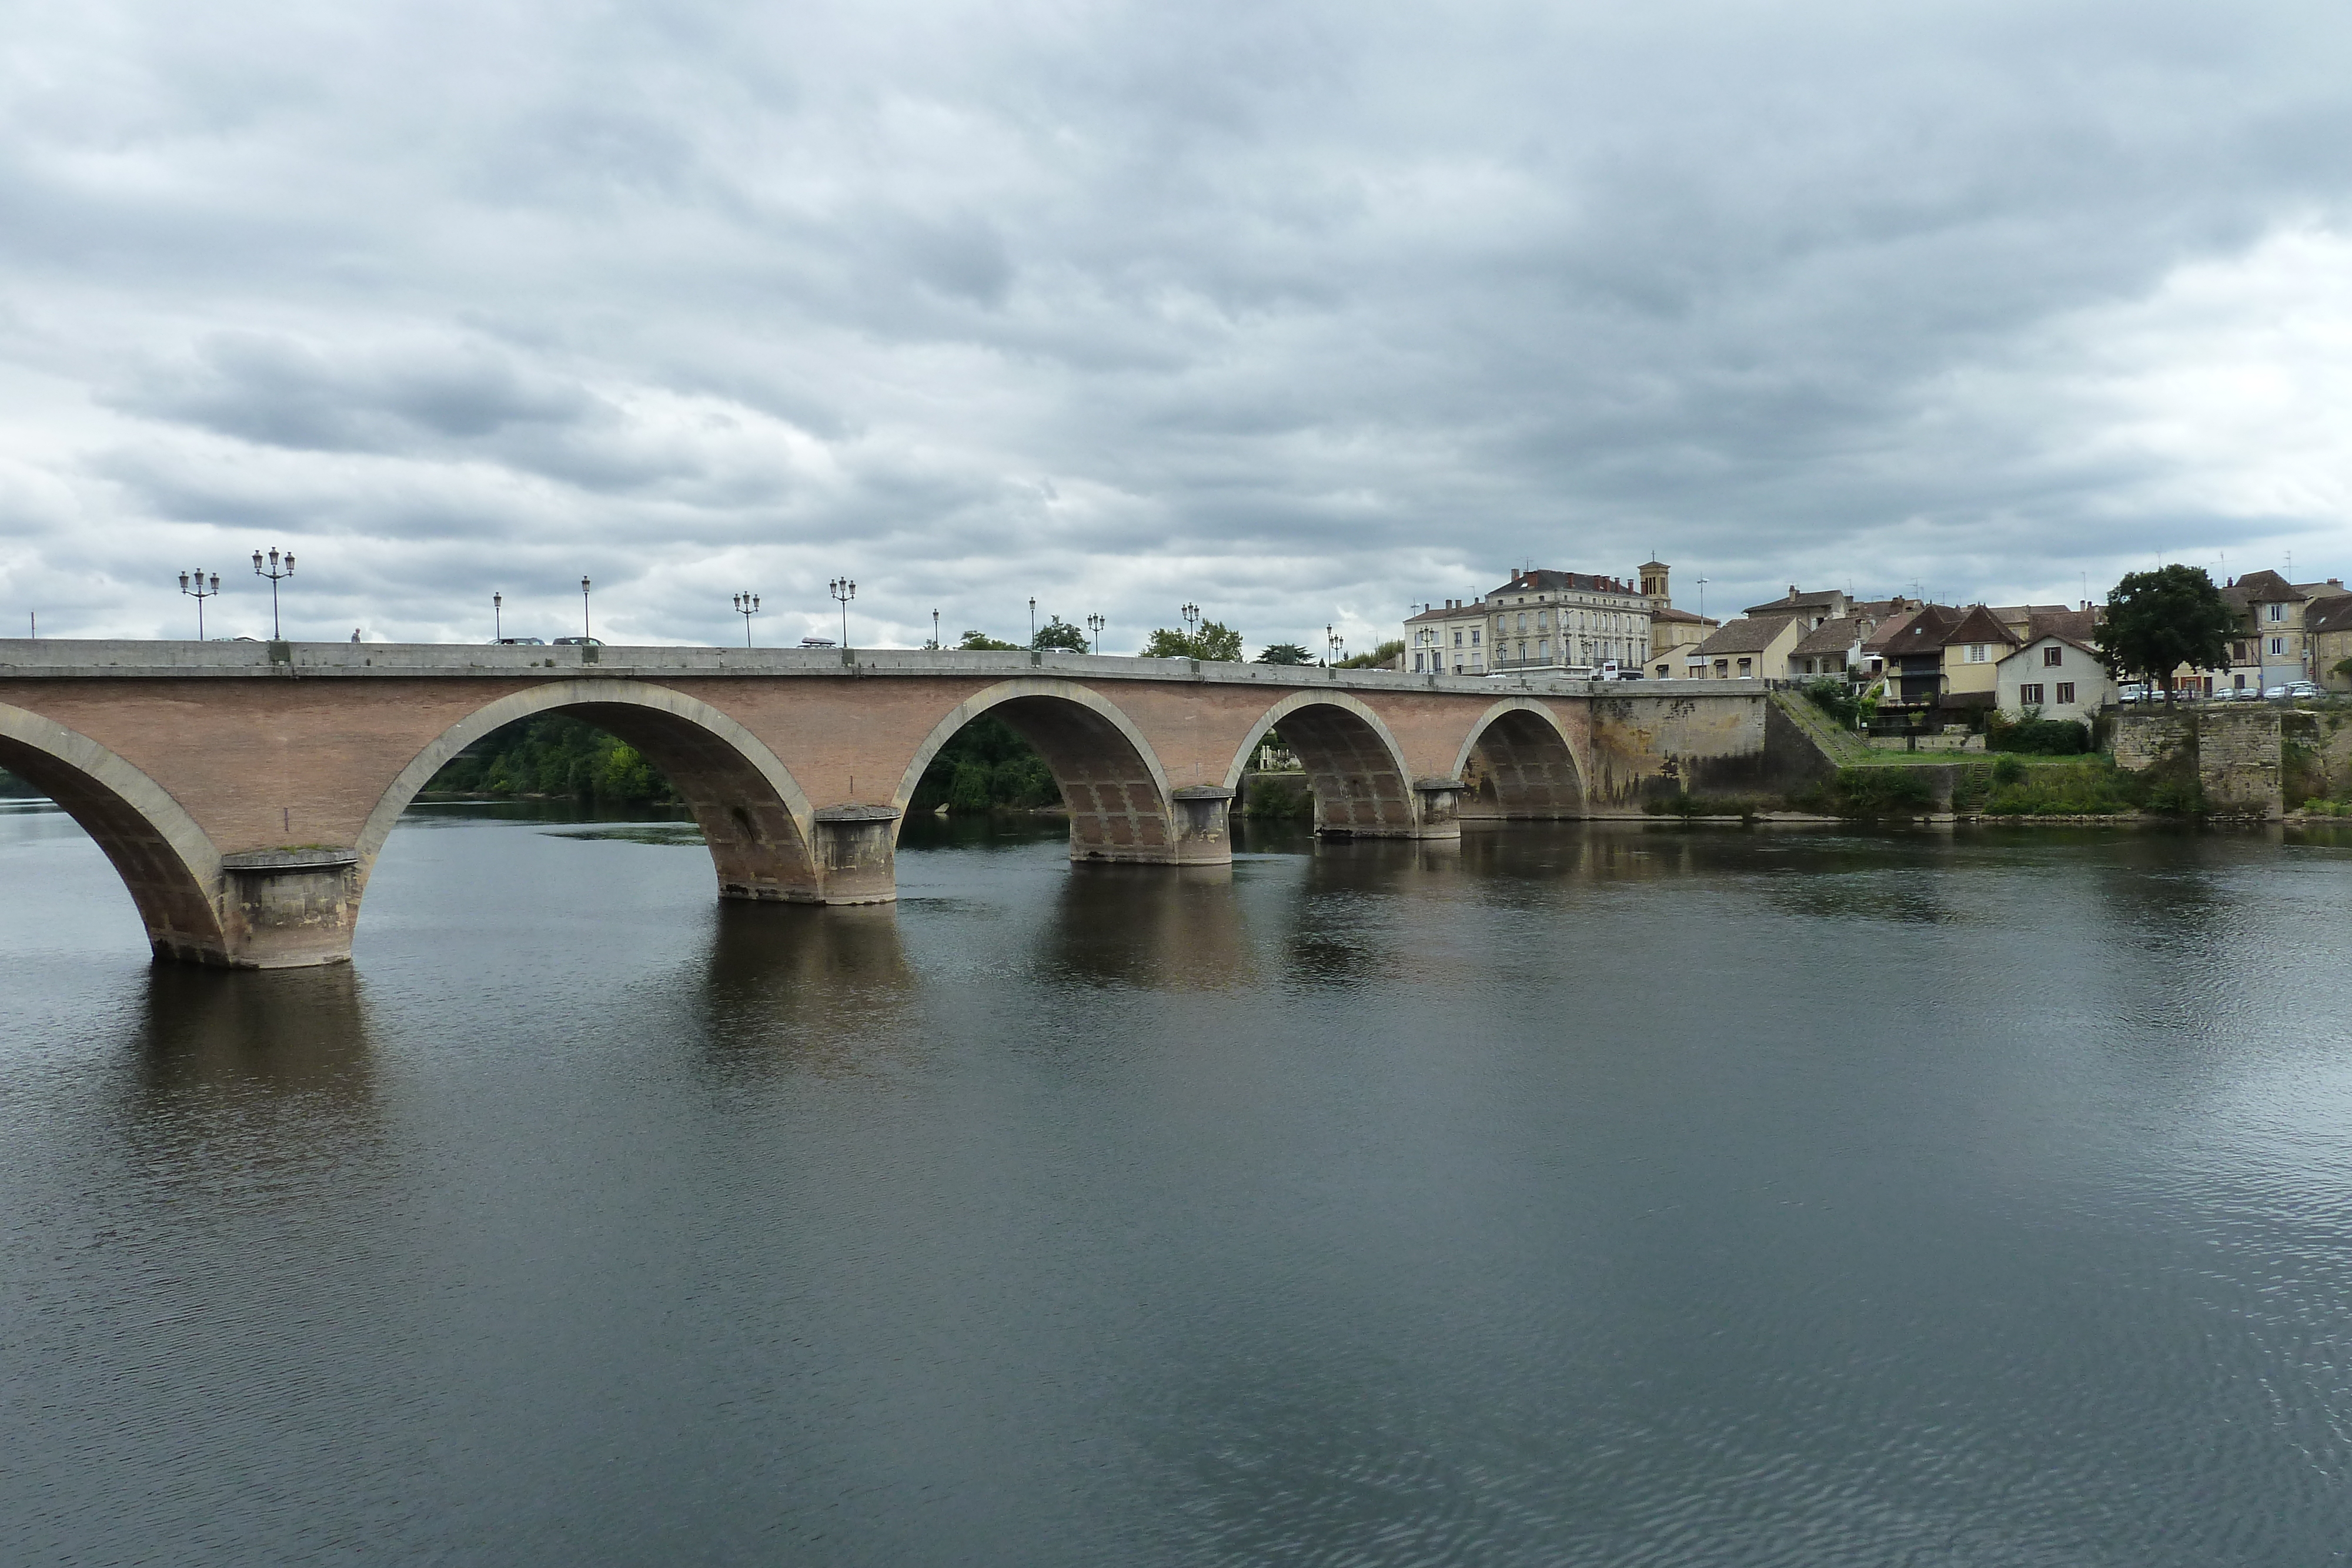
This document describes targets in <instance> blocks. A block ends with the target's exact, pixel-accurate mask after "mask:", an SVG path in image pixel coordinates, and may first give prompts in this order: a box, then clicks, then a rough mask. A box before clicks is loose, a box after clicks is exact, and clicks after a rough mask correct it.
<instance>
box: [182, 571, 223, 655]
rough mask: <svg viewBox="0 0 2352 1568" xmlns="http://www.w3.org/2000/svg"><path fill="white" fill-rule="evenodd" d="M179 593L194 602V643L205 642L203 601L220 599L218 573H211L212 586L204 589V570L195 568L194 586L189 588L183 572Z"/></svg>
mask: <svg viewBox="0 0 2352 1568" xmlns="http://www.w3.org/2000/svg"><path fill="white" fill-rule="evenodd" d="M180 591H181V592H183V593H184V594H186V595H187V596H188V597H189V598H191V599H193V600H194V601H196V641H197V642H199V643H201V642H203V641H204V640H205V600H207V599H217V598H219V597H220V573H219V572H215V573H213V585H212V586H211V587H210V588H206V587H205V569H204V568H203V567H198V568H196V585H195V586H194V588H190V587H189V586H188V574H187V573H186V572H182V573H181V574H180Z"/></svg>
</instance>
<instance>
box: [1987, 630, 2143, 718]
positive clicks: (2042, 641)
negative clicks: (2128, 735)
mask: <svg viewBox="0 0 2352 1568" xmlns="http://www.w3.org/2000/svg"><path fill="white" fill-rule="evenodd" d="M1993 690H1994V693H1995V697H1994V704H1995V706H1998V707H1999V708H2000V711H2001V712H2002V713H2004V714H2006V715H2007V716H2010V717H2011V718H2014V719H2023V718H2028V717H2032V718H2043V719H2075V720H2079V721H2081V722H2083V723H2085V724H2087V723H2089V722H2090V721H2091V720H2093V719H2095V718H2096V717H2098V716H2099V709H2100V708H2101V707H2102V706H2105V705H2106V704H2108V703H2111V702H2113V701H2115V700H2116V683H2115V678H2114V677H2113V676H2111V675H2109V674H2107V667H2106V665H2105V663H2104V662H2102V661H2101V659H2100V658H2099V650H2098V648H2097V647H2096V646H2095V644H2093V643H2090V642H2088V641H2087V640H2085V639H2083V638H2077V637H2070V636H2067V635H2066V634H2065V633H2063V632H2041V633H2039V634H2038V635H2035V636H2033V637H2032V638H2030V639H2028V640H2027V641H2026V642H2025V643H2023V644H2022V645H2021V646H2020V647H2019V648H2018V649H2017V650H2016V651H2015V652H2013V653H2011V654H2010V655H2009V656H2008V657H2007V658H2005V659H2003V660H2001V661H2000V664H1999V666H1998V667H1997V668H1996V670H1995V672H1994V682H1993Z"/></svg>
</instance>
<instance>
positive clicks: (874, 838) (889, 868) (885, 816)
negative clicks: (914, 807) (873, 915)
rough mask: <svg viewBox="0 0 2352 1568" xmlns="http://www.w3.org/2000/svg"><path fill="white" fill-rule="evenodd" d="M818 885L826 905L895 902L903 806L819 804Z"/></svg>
mask: <svg viewBox="0 0 2352 1568" xmlns="http://www.w3.org/2000/svg"><path fill="white" fill-rule="evenodd" d="M814 828H815V831H816V842H815V843H814V844H813V845H811V846H810V847H811V848H812V849H814V851H815V852H816V874H817V886H818V889H819V891H820V894H821V895H822V897H823V900H824V903H826V904H890V903H893V902H895V901H896V900H897V899H898V808H897V807H895V806H820V807H818V808H817V810H816V811H815V813H814Z"/></svg>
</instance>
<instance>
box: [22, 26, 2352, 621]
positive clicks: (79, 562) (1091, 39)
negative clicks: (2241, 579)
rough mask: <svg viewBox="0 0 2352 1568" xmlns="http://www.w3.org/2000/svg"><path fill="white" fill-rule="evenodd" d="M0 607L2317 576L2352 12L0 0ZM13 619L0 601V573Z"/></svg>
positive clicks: (1264, 596)
mask: <svg viewBox="0 0 2352 1568" xmlns="http://www.w3.org/2000/svg"><path fill="white" fill-rule="evenodd" d="M0 40H5V41H0V617H5V618H6V619H0V632H5V633H6V634H11V635H21V634H22V632H23V631H24V629H25V626H26V613H27V612H38V613H39V615H40V622H41V630H42V632H44V633H45V634H51V633H53V634H56V635H60V636H97V635H135V636H154V635H170V636H185V635H190V634H192V632H193V625H194V616H193V614H192V613H191V609H192V607H191V606H190V605H189V604H188V602H187V601H185V600H184V599H182V598H181V597H180V595H179V593H178V591H177V584H176V575H177V573H178V572H179V571H180V570H184V569H187V568H191V567H196V566H205V567H209V568H212V569H214V570H219V571H220V572H221V574H222V579H223V586H224V589H225V590H226V593H225V596H224V597H223V598H222V599H221V600H220V601H218V604H217V606H216V607H215V609H214V610H213V611H212V612H210V614H209V617H208V619H209V620H210V622H211V628H210V629H211V630H213V631H214V632H216V633H217V632H257V631H266V629H267V621H266V616H267V607H268V592H267V585H266V584H261V583H258V582H257V581H256V580H255V579H254V578H253V575H252V571H251V568H250V565H249V561H248V558H249V556H250V554H251V552H252V551H253V550H254V549H257V548H262V547H267V546H270V545H276V546H279V547H281V548H291V549H293V550H294V551H295V553H296V555H297V556H298V558H299V575H298V576H297V577H296V579H295V580H293V581H292V582H290V583H289V584H288V585H287V587H288V597H287V601H286V608H287V613H288V617H289V625H288V631H289V635H294V636H299V637H337V638H341V637H348V636H349V635H350V633H351V631H352V628H353V627H354V626H359V627H364V628H365V629H366V632H367V635H368V636H369V638H370V639H371V640H375V639H385V638H390V639H399V640H424V641H445V640H454V641H472V640H480V639H484V638H486V637H488V634H489V598H490V594H491V591H493V590H494V589H495V590H499V591H503V592H504V593H505V595H506V599H507V603H508V606H509V610H508V615H507V629H508V630H509V632H534V633H537V634H540V635H547V636H551V635H557V634H561V633H563V632H569V631H574V630H577V622H578V619H579V611H580V604H579V593H578V586H577V585H578V580H579V579H580V577H581V576H582V575H583V573H584V574H586V575H588V576H590V577H592V578H593V580H594V581H595V585H596V587H595V599H594V612H595V618H596V624H595V631H596V632H597V633H598V634H599V635H601V636H603V637H604V638H605V639H606V640H607V641H615V642H626V641H642V642H679V641H684V642H710V641H716V640H719V639H740V636H741V625H740V622H736V621H734V620H733V618H732V617H731V615H730V611H729V596H730V594H731V593H733V592H734V591H738V590H743V589H750V590H756V591H760V592H761V594H762V596H763V598H764V601H765V603H766V605H767V606H768V608H769V610H770V611H771V612H772V613H770V614H769V615H768V616H767V617H765V618H764V620H763V621H762V622H761V625H760V627H759V628H758V630H759V633H760V635H761V639H762V641H766V642H793V641H797V639H798V638H800V637H801V636H802V635H803V634H807V633H812V632H814V633H825V634H830V632H831V630H832V629H833V628H834V627H835V626H836V625H837V622H836V620H835V607H834V605H833V602H832V601H831V600H830V599H829V598H828V597H827V595H826V591H825V584H826V581H827V580H828V579H830V578H833V577H835V576H838V575H843V574H846V575H848V576H852V577H854V578H856V580H857V584H858V588H857V597H856V602H855V604H854V605H852V606H851V615H850V632H851V635H852V638H853V640H854V641H856V642H858V643H866V644H876V643H919V642H921V641H922V640H924V639H925V638H927V637H928V636H929V634H930V613H931V612H932V610H933V609H934V608H936V609H937V610H938V611H939V612H940V617H941V620H942V622H943V624H944V627H945V629H946V631H947V632H949V634H950V637H952V635H953V634H954V633H955V632H959V631H961V630H962V629H963V628H965V627H968V626H970V627H980V628H983V629H985V630H987V631H989V632H992V633H993V634H996V635H999V636H1007V637H1013V638H1019V637H1022V636H1024V635H1025V634H1026V629H1027V617H1028V601H1029V599H1030V597H1031V596H1032V595H1034V596H1035V598H1036V600H1037V602H1038V605H1039V614H1040V616H1041V618H1042V617H1043V616H1044V615H1045V614H1046V613H1049V612H1053V613H1059V614H1061V615H1063V616H1065V617H1066V618H1067V619H1069V620H1072V621H1077V620H1080V619H1082V618H1083V617H1084V616H1086V615H1087V613H1089V612H1099V613H1101V614H1103V615H1105V616H1107V617H1108V621H1109V623H1110V630H1109V632H1108V646H1109V647H1110V648H1111V649H1113V650H1115V651H1121V652H1131V651H1132V650H1133V649H1134V647H1135V646H1137V645H1138V644H1139V642H1140V640H1141V638H1142V637H1143V635H1144V633H1145V632H1147V631H1148V630H1149V629H1150V627H1151V626H1152V625H1154V624H1171V623H1173V622H1174V620H1175V618H1176V617H1175V612H1176V607H1177V606H1178V605H1179V604H1181V603H1183V602H1185V601H1195V602H1198V603H1199V604H1201V605H1202V606H1203V607H1204V608H1205V609H1206V611H1207V612H1208V613H1210V614H1211V615H1213V616H1215V617H1218V618H1220V619H1223V620H1225V621H1227V622H1231V623H1233V624H1235V625H1237V626H1239V627H1240V628H1241V629H1242V631H1243V632H1244V635H1245V636H1246V637H1247V638H1248V639H1249V643H1250V646H1251V648H1252V649H1253V651H1255V648H1256V647H1257V646H1258V645H1259V644H1261V643H1265V642H1267V641H1271V640H1277V639H1296V640H1299V641H1307V640H1309V637H1310V634H1311V637H1312V639H1313V640H1314V641H1315V642H1317V643H1319V642H1320V639H1321V635H1322V628H1323V626H1324V624H1325V623H1326V622H1335V623H1337V624H1338V625H1339V626H1340V627H1341V629H1342V630H1343V631H1344V632H1347V633H1348V634H1349V637H1350V638H1351V640H1352V645H1353V646H1354V647H1356V648H1358V649H1361V648H1364V647H1367V646H1369V645H1370V642H1371V641H1372V640H1374V639H1376V638H1378V637H1382V636H1394V635H1396V634H1397V632H1396V625H1395V623H1396V622H1397V621H1398V620H1399V619H1400V618H1401V617H1402V615H1403V614H1405V613H1407V612H1408V607H1409V606H1411V605H1412V604H1415V603H1417V602H1419V601H1424V600H1431V599H1441V598H1444V597H1447V596H1464V595H1467V594H1472V593H1476V592H1479V591H1484V590H1486V589H1488V588H1491V587H1493V586H1495V584H1496V582H1498V581H1499V580H1501V578H1502V577H1503V575H1505V574H1506V573H1507V571H1508V570H1510V569H1512V568H1514V567H1516V566H1517V565H1519V564H1521V563H1523V562H1532V563H1534V564H1537V565H1542V566H1550V567H1559V568H1564V569H1568V570H1580V571H1602V572H1612V573H1617V574H1621V575H1626V576H1630V575H1631V574H1632V572H1633V568H1634V566H1635V565H1636V564H1637V563H1639V562H1640V561H1642V560H1644V559H1648V558H1649V557H1650V556H1651V555H1652V554H1653V553H1654V554H1656V555H1657V556H1658V557H1659V558H1661V559H1664V560H1666V561H1668V562H1670V563H1672V564H1673V566H1674V568H1675V593H1676V600H1677V601H1678V602H1680V603H1682V604H1684V605H1685V606H1687V607H1692V608H1696V606H1697V603H1698V599H1699V593H1700V590H1699V587H1698V583H1697V580H1698V579H1700V578H1706V579H1708V580H1709V581H1708V583H1707V586H1706V608H1707V609H1708V611H1709V612H1721V611H1722V610H1724V609H1725V608H1726V607H1727V606H1729V607H1732V608H1737V607H1738V606H1739V605H1742V604H1746V603H1748V602H1752V601H1756V600H1758V599H1761V598H1764V597H1767V596H1769V595H1770V594H1773V593H1778V592H1780V591H1784V590H1785V589H1786V588H1787V586H1788V585H1789V584H1790V583H1791V582H1801V583H1803V584H1805V585H1806V586H1808V587H1829V586H1837V587H1851V588H1853V589H1854V590H1856V591H1862V592H1865V593H1884V592H1889V591H1906V592H1907V591H1911V590H1912V589H1913V588H1914V586H1915V585H1916V587H1917V588H1919V589H1921V590H1924V591H1927V593H1929V594H1930V595H1932V596H1936V597H1939V598H1942V599H1946V600H1951V601H1968V600H1974V599H1979V598H1981V599H1985V600H1988V601H1993V602H2012V601H2020V600H2031V601H2063V600H2073V599H2075V598H2079V597H2080V596H2081V595H2082V593H2083V591H2084V587H2085V585H2086V584H2087V586H2088V588H2089V590H2090V591H2091V592H2092V593H2093V594H2094V595H2096V594H2099V593H2101V592H2103V591H2104V590H2105V586H2106V585H2107V584H2108V583H2110V582H2111V581H2112V580H2114V578H2115V576H2116V573H2117V572H2119V571H2121V570H2129V569H2132V568H2134V567H2137V566H2146V565H2148V564H2151V563H2153V562H2154V561H2156V560H2157V559H2158V557H2159V556H2162V557H2166V558H2169V559H2185V560H2189V561H2190V562H2192V563H2194V564H2200V565H2206V566H2210V567H2215V568H2216V570H2217V571H2219V572H2224V573H2235V572H2239V571H2243V570H2252V569H2253V568H2255V567H2257V566H2273V567H2277V568H2279V569H2281V570H2284V569H2285V568H2286V565H2287V552H2289V551H2292V552H2293V558H2294V559H2293V570H2294V575H2295V576H2296V578H2297V579H2299V580H2310V579H2312V578H2315V577H2325V576H2344V575H2345V574H2346V572H2347V569H2348V568H2352V559H2347V557H2352V530H2347V516H2352V419H2347V407H2352V6H2347V5H2343V4H2341V3H2340V0H2310V3H2306V4H2292V5H2288V4H2265V3H2263V0H2232V3H2231V4H2229V5H2220V4H2210V3H2208V4H2198V5H2182V4H2170V3H2167V0H2115V3H2097V4H2071V5H2070V4H2066V3H2063V0H2034V3H2033V4H2030V5H2011V4H2003V3H2001V0H1964V3H1958V4H1949V5H1936V4H1910V5H1906V4H1899V3H1898V4H1892V5H1890V4H1886V3H1885V0H1868V3H1865V0H1851V3H1826V0H1825V3H1809V0H1771V3H1769V4H1767V3H1762V0H1749V3H1740V4H1734V3H1722V0H1696V3H1678V0H1645V3H1644V4H1642V5H1626V4H1622V3H1620V4H1612V5H1579V4H1550V5H1479V4H1472V3H1464V0H1452V3H1449V4H1446V5H1442V6H1441V5H1429V6H1423V7H1407V6H1402V5H1389V6H1381V5H1364V4H1362V3H1361V0H1352V3H1349V4H1343V5H1313V4H1306V5H1301V4H1288V5H1286V4H1280V3H1278V0H1276V3H1272V4H1269V3H1268V0H1248V3H1246V4H1232V5H1224V4H1215V3H1204V0H1191V3H1189V4H1185V5H1164V4H1163V5H1118V4H1088V3H1086V0H1065V3H1060V4H1023V3H1020V0H1000V3H997V4H990V5H955V4H925V3H923V0H902V3H898V4H891V5H874V4H871V3H870V0H868V3H866V4H859V5H809V4H782V5H745V4H742V3H741V0H732V3H730V4H724V5H705V4H698V3H697V0H658V3H654V4H633V3H630V0H615V3H609V4H604V5H593V6H583V5H575V4H565V5H529V4H500V3H499V0H464V3H462V4H460V3H456V0H402V3H400V4H397V5H393V4H375V3H372V0H338V3H336V4H333V5H300V6H297V5H284V4H278V5H249V4H239V3H238V0H222V3H220V4H216V5H202V6H195V5H186V4H184V0H180V3H173V4H164V3H160V0H159V3H153V4H122V3H114V0H78V3H76V4H73V5H55V4H44V3H40V0H0ZM9 619H12V620H13V622H14V626H13V628H12V627H10V626H9V625H8V624H7V623H6V622H7V620H9Z"/></svg>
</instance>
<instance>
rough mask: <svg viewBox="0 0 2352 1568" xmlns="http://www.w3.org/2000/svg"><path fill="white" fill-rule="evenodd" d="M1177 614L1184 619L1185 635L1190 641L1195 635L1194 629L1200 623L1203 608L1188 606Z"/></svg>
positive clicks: (1183, 607)
mask: <svg viewBox="0 0 2352 1568" xmlns="http://www.w3.org/2000/svg"><path fill="white" fill-rule="evenodd" d="M1176 613H1177V614H1179V615H1181V616H1182V617H1183V618H1184V635H1185V637H1186V638H1187V639H1190V638H1191V637H1192V635H1193V631H1194V628H1195V627H1196V626H1198V625H1199V623H1200V620H1201V607H1200V606H1199V605H1197V604H1187V605H1184V606H1182V607H1181V608H1180V609H1179V610H1178V611H1177V612H1176Z"/></svg>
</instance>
